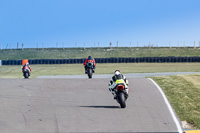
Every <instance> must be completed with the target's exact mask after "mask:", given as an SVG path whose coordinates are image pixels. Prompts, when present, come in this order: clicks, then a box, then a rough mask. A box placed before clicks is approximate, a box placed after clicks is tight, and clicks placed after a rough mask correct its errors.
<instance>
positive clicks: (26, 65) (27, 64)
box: [22, 63, 31, 76]
mask: <svg viewBox="0 0 200 133" xmlns="http://www.w3.org/2000/svg"><path fill="white" fill-rule="evenodd" d="M25 67H28V69H29V76H30V72H31V67H30V65H29V63H26V64H25V65H24V66H23V67H22V72H24V69H25Z"/></svg>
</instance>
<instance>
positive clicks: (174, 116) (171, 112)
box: [148, 78, 183, 133]
mask: <svg viewBox="0 0 200 133" xmlns="http://www.w3.org/2000/svg"><path fill="white" fill-rule="evenodd" d="M148 79H149V80H150V81H151V82H152V83H153V84H154V85H155V86H156V87H157V88H158V90H159V91H160V93H161V95H162V97H163V99H164V101H165V103H166V105H167V107H168V109H169V112H170V114H171V116H172V118H173V120H174V122H175V124H176V127H177V129H178V132H179V133H183V130H182V127H181V125H180V123H179V121H178V119H177V118H176V115H175V113H174V111H173V108H172V106H171V105H170V103H169V101H168V99H167V97H166V95H165V93H164V92H163V90H162V89H161V88H160V86H159V85H158V84H157V83H156V82H155V81H154V80H153V79H151V78H148Z"/></svg>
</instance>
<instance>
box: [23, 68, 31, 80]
mask: <svg viewBox="0 0 200 133" xmlns="http://www.w3.org/2000/svg"><path fill="white" fill-rule="evenodd" d="M23 76H24V78H25V79H27V78H28V77H29V76H30V70H29V68H28V67H27V66H25V67H24V68H23Z"/></svg>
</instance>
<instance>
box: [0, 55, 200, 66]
mask: <svg viewBox="0 0 200 133" xmlns="http://www.w3.org/2000/svg"><path fill="white" fill-rule="evenodd" d="M84 61H85V59H32V60H29V61H28V62H29V64H80V63H84ZM95 61H96V63H167V62H169V63H170V62H171V63H179V62H180V63H181V62H200V57H135V58H95ZM1 64H2V65H21V64H22V60H2V61H1Z"/></svg>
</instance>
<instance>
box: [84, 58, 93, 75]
mask: <svg viewBox="0 0 200 133" xmlns="http://www.w3.org/2000/svg"><path fill="white" fill-rule="evenodd" d="M87 63H93V66H92V70H93V73H94V72H95V71H94V70H95V68H96V63H95V60H94V58H92V57H91V56H89V57H88V58H87V59H86V60H85V62H84V63H83V65H84V67H85V73H87V69H88V66H87Z"/></svg>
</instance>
